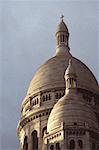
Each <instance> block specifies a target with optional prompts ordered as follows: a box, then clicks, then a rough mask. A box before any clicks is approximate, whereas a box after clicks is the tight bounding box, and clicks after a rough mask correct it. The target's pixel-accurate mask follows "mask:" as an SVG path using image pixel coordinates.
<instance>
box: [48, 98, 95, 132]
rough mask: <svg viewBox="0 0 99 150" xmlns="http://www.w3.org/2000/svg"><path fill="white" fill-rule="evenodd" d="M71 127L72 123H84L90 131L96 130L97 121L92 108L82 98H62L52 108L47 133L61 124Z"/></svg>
mask: <svg viewBox="0 0 99 150" xmlns="http://www.w3.org/2000/svg"><path fill="white" fill-rule="evenodd" d="M62 122H63V123H65V125H73V123H75V122H76V123H82V124H83V125H84V124H85V123H86V124H87V125H88V126H89V127H90V128H92V129H98V121H97V119H96V116H95V114H94V112H93V110H92V108H91V107H90V106H89V105H88V104H86V103H85V102H84V101H83V100H82V98H80V99H78V98H77V97H76V96H74V95H73V96H72V97H71V96H70V97H68V96H66V95H65V96H64V97H62V98H61V99H60V100H59V101H58V102H57V103H56V104H55V105H54V107H53V109H52V111H51V114H50V116H49V119H48V124H47V132H48V133H50V132H51V131H52V130H54V129H55V128H57V127H60V126H61V123H62Z"/></svg>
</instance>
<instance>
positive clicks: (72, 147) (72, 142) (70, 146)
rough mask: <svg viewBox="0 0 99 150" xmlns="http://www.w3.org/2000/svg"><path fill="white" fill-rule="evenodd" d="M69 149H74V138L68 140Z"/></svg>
mask: <svg viewBox="0 0 99 150" xmlns="http://www.w3.org/2000/svg"><path fill="white" fill-rule="evenodd" d="M69 149H70V150H74V149H75V141H74V140H70V142H69Z"/></svg>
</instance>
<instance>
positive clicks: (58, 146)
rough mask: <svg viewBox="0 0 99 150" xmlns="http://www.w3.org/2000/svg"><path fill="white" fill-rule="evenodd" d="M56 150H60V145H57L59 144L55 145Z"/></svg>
mask: <svg viewBox="0 0 99 150" xmlns="http://www.w3.org/2000/svg"><path fill="white" fill-rule="evenodd" d="M56 150H60V144H59V142H57V143H56Z"/></svg>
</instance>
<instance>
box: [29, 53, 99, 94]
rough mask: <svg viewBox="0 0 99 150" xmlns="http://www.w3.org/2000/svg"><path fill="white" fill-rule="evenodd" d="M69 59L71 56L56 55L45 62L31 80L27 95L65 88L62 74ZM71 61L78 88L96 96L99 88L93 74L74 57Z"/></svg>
mask: <svg viewBox="0 0 99 150" xmlns="http://www.w3.org/2000/svg"><path fill="white" fill-rule="evenodd" d="M71 57H72V56H71V55H70V56H68V57H67V55H56V56H55V57H53V58H51V59H49V60H48V61H46V62H45V63H44V64H43V65H42V66H41V67H40V68H39V69H38V70H37V72H36V73H35V75H34V77H33V79H32V80H31V82H30V86H29V88H28V92H27V95H28V94H31V93H37V92H39V91H43V90H48V89H53V88H65V80H64V74H65V70H66V68H67V66H68V60H69V59H70V58H71ZM72 60H73V64H74V67H75V69H76V74H77V82H78V88H81V89H86V90H89V91H92V92H93V93H97V94H98V93H99V87H98V83H97V81H96V79H95V77H94V75H93V73H92V72H91V71H90V70H89V69H88V67H87V66H86V65H85V64H84V63H82V62H81V61H80V60H78V59H76V58H74V57H72Z"/></svg>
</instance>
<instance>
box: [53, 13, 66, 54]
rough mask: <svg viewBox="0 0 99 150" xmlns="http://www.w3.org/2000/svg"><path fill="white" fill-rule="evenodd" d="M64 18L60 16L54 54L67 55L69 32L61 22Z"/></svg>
mask: <svg viewBox="0 0 99 150" xmlns="http://www.w3.org/2000/svg"><path fill="white" fill-rule="evenodd" d="M63 18H64V16H63V15H62V16H61V22H60V23H59V25H58V27H57V30H56V43H57V44H56V54H61V55H62V54H66V53H67V54H68V51H69V44H68V40H69V32H68V28H67V26H66V24H65V22H64V20H63Z"/></svg>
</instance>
